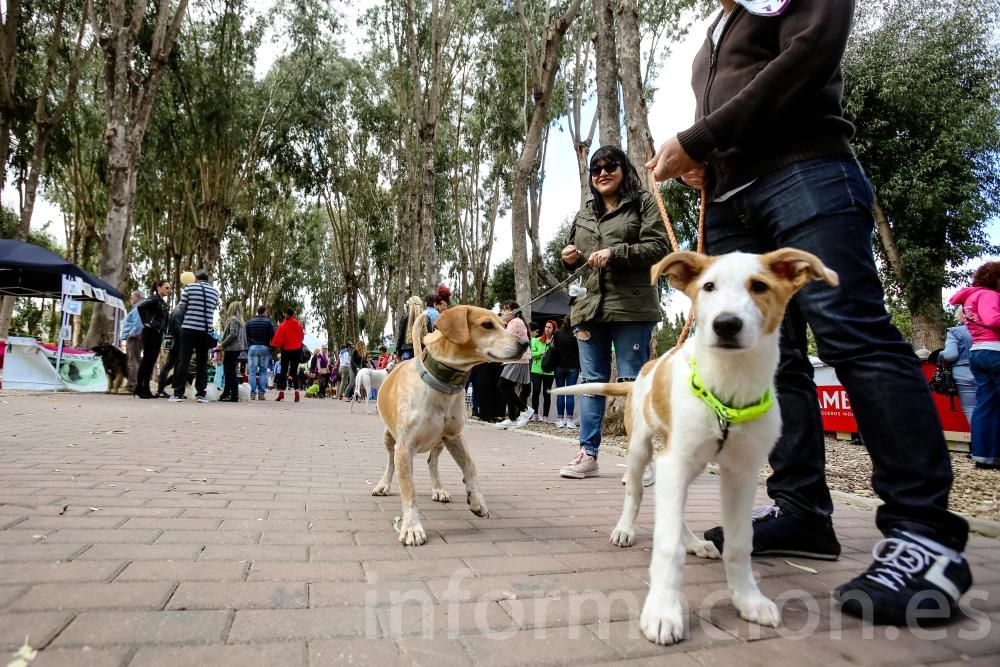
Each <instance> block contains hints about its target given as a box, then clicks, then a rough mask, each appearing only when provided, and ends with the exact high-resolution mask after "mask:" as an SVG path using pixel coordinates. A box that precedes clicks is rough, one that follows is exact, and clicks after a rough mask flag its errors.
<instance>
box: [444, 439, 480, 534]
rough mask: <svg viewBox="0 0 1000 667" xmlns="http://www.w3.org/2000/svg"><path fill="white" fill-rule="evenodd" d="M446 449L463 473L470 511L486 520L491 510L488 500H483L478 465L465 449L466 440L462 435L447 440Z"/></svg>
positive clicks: (466, 498)
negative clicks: (477, 472)
mask: <svg viewBox="0 0 1000 667" xmlns="http://www.w3.org/2000/svg"><path fill="white" fill-rule="evenodd" d="M444 445H445V447H447V448H448V451H449V452H451V458H453V459H455V463H457V464H458V467H459V469H461V471H462V481H464V482H465V500H466V502H468V503H469V510H470V511H471V512H472V513H473V514H475V515H476V516H481V517H483V518H484V519H485V518H486V517H488V516H489V515H490V510H489V508H488V507H487V506H486V499H485V498H483V493H482V491H480V490H479V482H478V481H477V480H476V464H475V463H473V462H472V457H471V456H470V455H469V450H468V449H467V448H466V447H465V440H463V439H462V436H461V435H456V436H454V437H451V438H445V441H444Z"/></svg>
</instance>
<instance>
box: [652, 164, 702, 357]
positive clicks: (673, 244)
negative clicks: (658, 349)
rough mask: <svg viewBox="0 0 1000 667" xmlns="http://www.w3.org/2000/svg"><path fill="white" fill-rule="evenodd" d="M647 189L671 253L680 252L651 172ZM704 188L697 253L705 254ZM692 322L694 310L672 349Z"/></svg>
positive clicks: (688, 329)
mask: <svg viewBox="0 0 1000 667" xmlns="http://www.w3.org/2000/svg"><path fill="white" fill-rule="evenodd" d="M649 189H650V190H652V191H653V197H654V198H655V199H656V206H657V207H658V208H659V209H660V216H661V217H662V218H663V226H664V227H666V228H667V237H668V238H669V239H670V248H671V249H672V250H673V252H677V251H678V250H680V249H681V248H680V244H679V243H677V235H676V234H674V225H673V223H672V222H671V221H670V214H669V213H667V206H666V204H664V203H663V197H662V196H661V195H660V188H659V186H658V184H657V182H656V178H654V177H653V172H652V170H651V171H650V172H649ZM705 201H706V196H705V188H702V189H701V207H700V209H699V211H698V245H697V249H698V252H700V253H703V252H705ZM693 321H694V309H693V308H692V309H691V310H689V311H688V315H687V320H685V322H684V328H683V329H681V333H680V335H678V336H677V344H676V345H674V347H673V349H675V350H676V349H677V348H679V347H680V346H681V345H683V344H684V341H685V340H686V339H687V336H688V332H689V331H690V330H691V322H693Z"/></svg>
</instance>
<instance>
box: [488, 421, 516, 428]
mask: <svg viewBox="0 0 1000 667" xmlns="http://www.w3.org/2000/svg"><path fill="white" fill-rule="evenodd" d="M513 425H514V422H512V421H511V420H509V419H504V420H503V421H502V422H498V423H496V424H494V425H493V428H499V429H506V428H510V427H511V426H513Z"/></svg>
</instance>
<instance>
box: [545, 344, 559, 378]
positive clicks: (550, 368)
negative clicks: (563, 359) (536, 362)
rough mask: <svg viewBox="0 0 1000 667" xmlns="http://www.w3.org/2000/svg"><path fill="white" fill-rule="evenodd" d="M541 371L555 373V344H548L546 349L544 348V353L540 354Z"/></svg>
mask: <svg viewBox="0 0 1000 667" xmlns="http://www.w3.org/2000/svg"><path fill="white" fill-rule="evenodd" d="M542 372H543V373H555V372H556V346H555V345H549V347H548V349H547V350H545V354H543V355H542Z"/></svg>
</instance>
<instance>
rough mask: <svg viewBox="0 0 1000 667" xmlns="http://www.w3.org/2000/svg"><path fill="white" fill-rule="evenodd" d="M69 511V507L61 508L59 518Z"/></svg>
mask: <svg viewBox="0 0 1000 667" xmlns="http://www.w3.org/2000/svg"><path fill="white" fill-rule="evenodd" d="M68 509H69V505H63V506H62V508H60V510H59V516H62V515H63V514H65V513H66V510H68Z"/></svg>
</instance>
